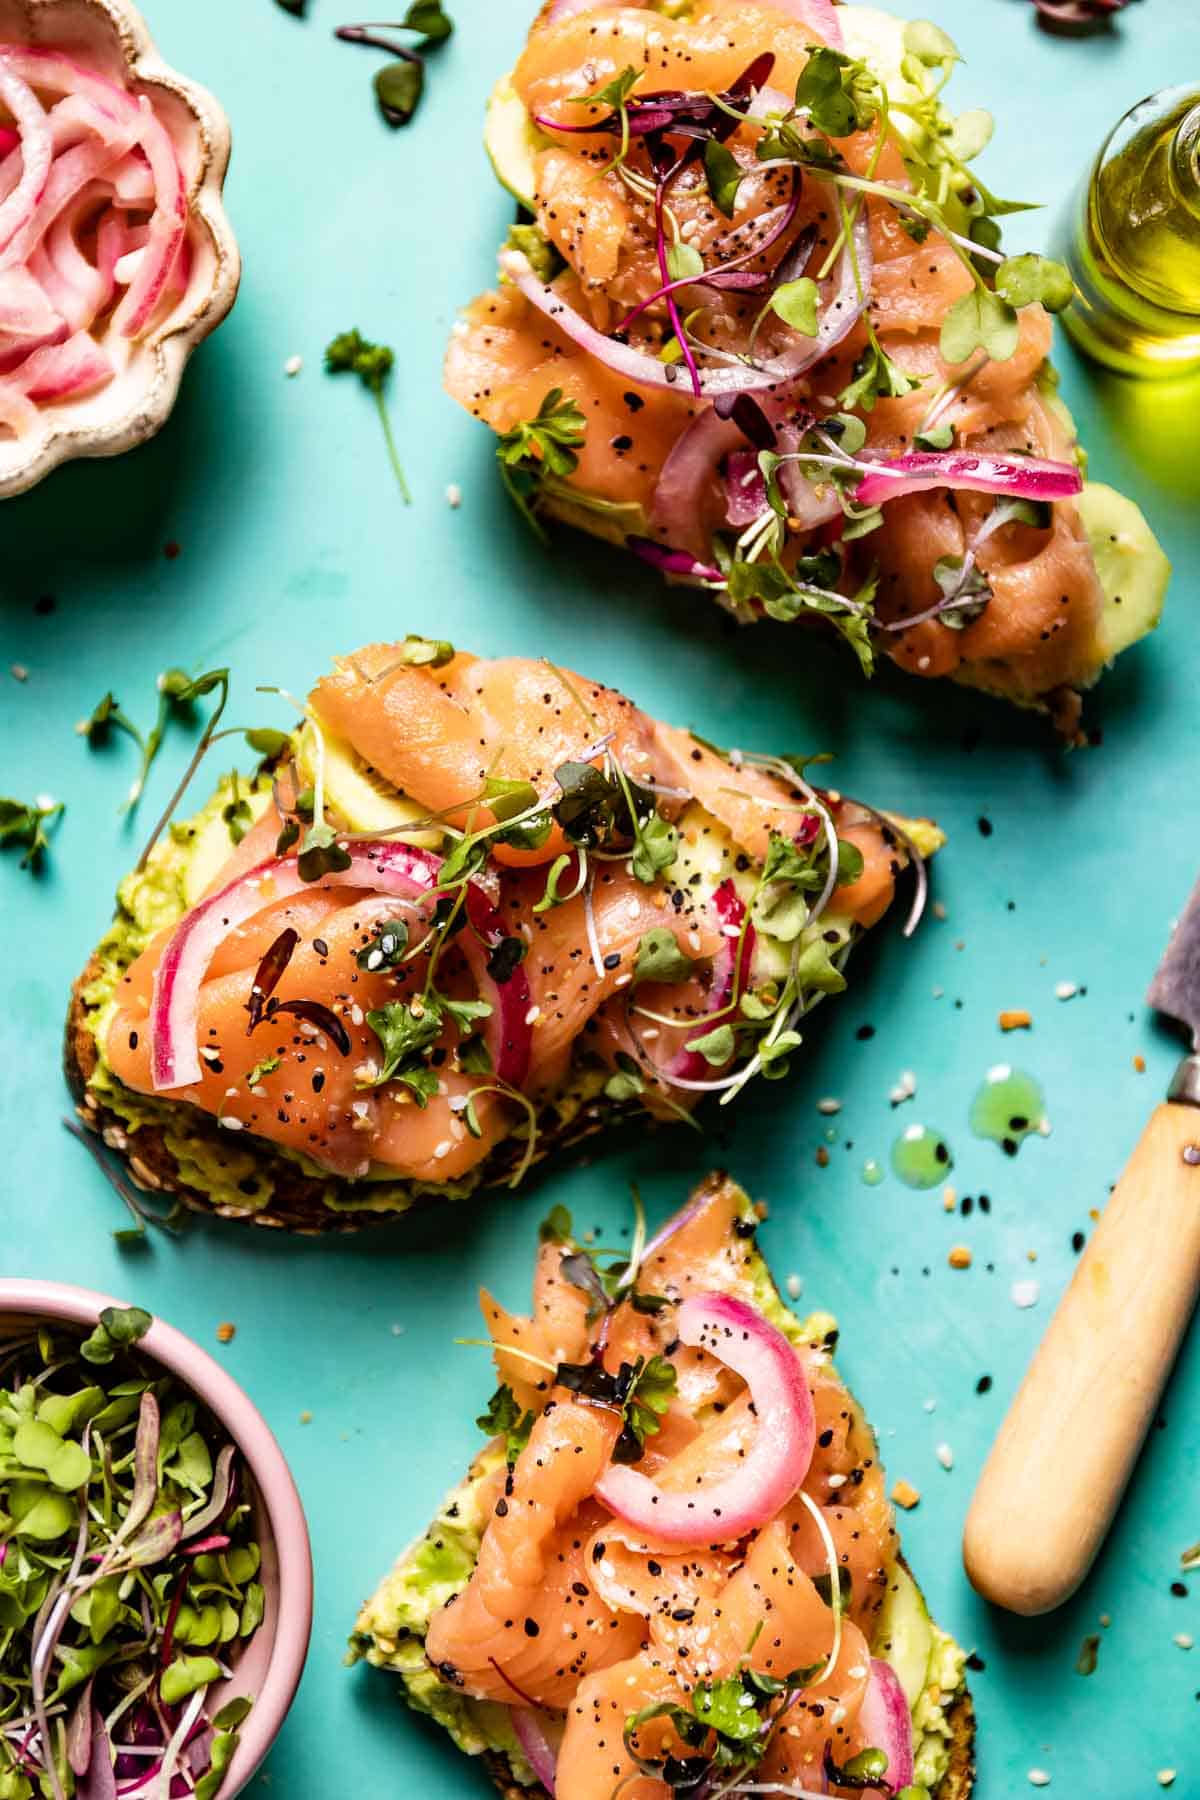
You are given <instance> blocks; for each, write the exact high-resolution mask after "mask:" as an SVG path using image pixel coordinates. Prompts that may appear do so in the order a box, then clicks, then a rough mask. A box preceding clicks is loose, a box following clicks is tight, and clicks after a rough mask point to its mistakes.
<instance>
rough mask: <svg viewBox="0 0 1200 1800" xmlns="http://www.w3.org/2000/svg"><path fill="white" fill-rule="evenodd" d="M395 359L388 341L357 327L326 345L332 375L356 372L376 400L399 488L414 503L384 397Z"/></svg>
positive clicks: (406, 504) (405, 501) (402, 494)
mask: <svg viewBox="0 0 1200 1800" xmlns="http://www.w3.org/2000/svg"><path fill="white" fill-rule="evenodd" d="M395 362H396V353H395V351H394V350H392V349H391V348H390V347H389V346H388V345H387V344H372V343H371V342H370V341H369V340H368V339H367V338H365V337H363V335H362V333H361V332H360V331H358V330H354V331H343V332H341V333H339V335H338V336H337V337H335V338H334V339H332V341H331V342H330V343H329V344H327V345H326V347H325V369H326V372H327V373H328V374H330V375H357V376H358V378H359V380H360V381H361V382H362V384H363V386H364V387H365V388H366V390H367V392H368V393H369V394H370V395H371V396H372V397H373V399H374V401H375V407H376V411H377V412H378V414H379V420H380V424H381V425H382V426H383V436H384V441H385V443H386V444H387V453H388V461H389V462H390V463H391V465H392V473H393V474H394V475H395V477H396V485H397V486H398V487H399V489H400V497H401V499H402V500H403V501H404V504H405V506H411V505H412V494H411V493H410V491H409V486H408V482H407V481H406V480H405V478H404V470H403V468H402V467H401V466H400V452H399V450H398V449H397V448H396V439H395V436H394V434H393V432H392V421H391V417H390V415H389V413H388V407H387V401H386V399H385V398H384V392H383V390H384V387H385V386H386V384H387V379H388V376H389V375H390V374H391V372H392V369H393V367H394V366H395Z"/></svg>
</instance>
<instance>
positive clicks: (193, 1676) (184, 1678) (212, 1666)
mask: <svg viewBox="0 0 1200 1800" xmlns="http://www.w3.org/2000/svg"><path fill="white" fill-rule="evenodd" d="M220 1679H221V1665H220V1663H219V1662H217V1661H216V1659H215V1658H214V1657H211V1656H177V1657H175V1658H174V1660H173V1661H172V1662H169V1663H168V1664H167V1666H166V1668H165V1669H164V1670H163V1672H162V1675H161V1676H160V1678H159V1689H158V1691H159V1693H160V1695H161V1696H162V1700H163V1704H164V1705H166V1706H178V1704H179V1702H180V1701H181V1700H186V1699H187V1698H188V1696H189V1694H194V1693H196V1691H197V1690H198V1689H199V1688H202V1687H208V1686H209V1685H210V1684H211V1683H212V1682H214V1681H220Z"/></svg>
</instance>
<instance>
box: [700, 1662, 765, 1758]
mask: <svg viewBox="0 0 1200 1800" xmlns="http://www.w3.org/2000/svg"><path fill="white" fill-rule="evenodd" d="M692 1711H693V1712H694V1713H695V1715H696V1717H697V1718H698V1719H699V1721H700V1723H701V1724H702V1725H707V1726H708V1727H709V1729H710V1730H712V1731H717V1732H720V1734H721V1736H722V1737H726V1738H731V1739H732V1740H733V1741H734V1742H735V1743H750V1742H751V1741H753V1740H754V1739H756V1738H757V1737H758V1736H759V1735H760V1733H761V1731H762V1719H761V1717H760V1716H759V1711H758V1707H757V1706H756V1705H755V1699H754V1695H753V1694H752V1693H750V1692H748V1691H747V1689H746V1686H745V1684H744V1682H743V1681H742V1678H741V1676H740V1675H731V1676H729V1677H728V1679H727V1680H725V1681H714V1682H702V1683H701V1684H700V1685H699V1686H698V1687H697V1688H696V1690H695V1692H694V1693H693V1695H692Z"/></svg>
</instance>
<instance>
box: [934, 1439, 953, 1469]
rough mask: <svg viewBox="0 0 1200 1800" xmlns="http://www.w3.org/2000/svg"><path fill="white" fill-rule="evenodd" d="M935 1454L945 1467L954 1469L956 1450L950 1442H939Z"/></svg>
mask: <svg viewBox="0 0 1200 1800" xmlns="http://www.w3.org/2000/svg"><path fill="white" fill-rule="evenodd" d="M935 1455H936V1456H937V1459H938V1461H939V1462H940V1463H941V1465H942V1467H943V1469H952V1468H953V1467H954V1452H953V1450H952V1449H951V1448H950V1446H949V1444H939V1445H938V1447H937V1450H936V1452H935Z"/></svg>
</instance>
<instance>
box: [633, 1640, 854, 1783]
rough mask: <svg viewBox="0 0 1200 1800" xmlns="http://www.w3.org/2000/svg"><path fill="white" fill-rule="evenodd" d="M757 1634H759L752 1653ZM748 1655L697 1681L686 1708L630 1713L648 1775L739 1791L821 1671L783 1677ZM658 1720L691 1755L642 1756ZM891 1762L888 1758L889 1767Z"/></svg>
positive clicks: (663, 1704) (667, 1705)
mask: <svg viewBox="0 0 1200 1800" xmlns="http://www.w3.org/2000/svg"><path fill="white" fill-rule="evenodd" d="M757 1636H758V1631H757V1630H756V1631H755V1633H754V1638H752V1639H751V1645H750V1648H751V1649H752V1648H753V1644H754V1639H756V1638H757ZM749 1655H750V1649H748V1650H747V1651H746V1653H745V1656H743V1657H742V1658H741V1659H740V1663H739V1667H738V1669H737V1672H736V1673H735V1674H733V1675H729V1676H726V1677H725V1678H724V1679H723V1680H719V1681H701V1682H698V1683H697V1684H696V1686H695V1688H694V1689H693V1690H692V1693H691V1694H690V1696H689V1703H688V1704H687V1705H681V1704H678V1703H675V1702H671V1701H660V1702H657V1703H656V1704H654V1705H651V1706H646V1707H643V1708H642V1710H641V1711H640V1712H636V1713H631V1714H630V1715H629V1717H628V1718H627V1719H626V1721H625V1727H624V1740H625V1749H626V1751H627V1752H628V1754H629V1756H630V1758H631V1759H632V1761H633V1762H634V1763H636V1765H637V1767H638V1769H639V1771H640V1772H641V1773H642V1774H643V1775H646V1776H648V1777H649V1778H650V1779H651V1780H657V1781H662V1782H665V1783H666V1785H667V1786H668V1787H670V1788H671V1789H673V1790H679V1789H686V1790H693V1789H698V1788H700V1787H701V1785H703V1784H704V1783H705V1782H706V1781H707V1780H708V1778H710V1777H711V1778H712V1779H713V1780H718V1779H719V1781H720V1785H719V1786H717V1787H715V1788H713V1789H712V1790H711V1791H712V1792H714V1793H718V1794H725V1793H731V1792H732V1793H736V1792H739V1791H740V1790H739V1787H738V1782H739V1780H740V1778H741V1777H742V1776H746V1775H750V1774H752V1773H753V1772H754V1771H755V1770H756V1769H757V1768H758V1766H759V1764H760V1763H761V1762H762V1760H763V1758H764V1756H765V1755H766V1754H767V1751H768V1750H769V1749H770V1747H771V1743H772V1739H773V1738H774V1735H775V1733H776V1731H777V1730H779V1728H780V1725H781V1722H782V1720H783V1719H784V1717H785V1715H786V1714H787V1713H788V1712H789V1710H790V1709H791V1708H792V1707H793V1706H794V1705H795V1703H796V1702H797V1700H798V1699H799V1698H800V1696H801V1695H802V1694H803V1692H804V1690H805V1688H807V1687H809V1686H810V1685H811V1683H812V1681H813V1679H814V1677H815V1676H816V1675H817V1674H818V1673H819V1671H820V1669H821V1667H822V1665H821V1664H820V1663H814V1664H813V1665H812V1667H810V1668H804V1669H796V1670H793V1671H792V1673H791V1674H789V1675H785V1676H784V1677H782V1679H780V1678H778V1677H776V1676H773V1675H761V1674H759V1673H758V1671H757V1670H755V1669H752V1668H750V1667H749V1666H748V1658H749ZM658 1719H666V1720H668V1721H669V1723H670V1725H671V1726H672V1728H673V1730H674V1733H675V1736H676V1737H677V1738H678V1739H679V1742H680V1744H681V1746H682V1748H683V1750H684V1751H685V1752H687V1753H690V1754H685V1755H684V1756H682V1757H680V1756H678V1755H675V1754H668V1755H667V1756H666V1757H665V1758H661V1759H657V1758H651V1757H647V1756H643V1755H642V1753H641V1752H640V1750H639V1749H638V1745H637V1736H638V1732H639V1731H640V1730H641V1728H642V1727H643V1726H644V1725H649V1724H651V1723H652V1722H653V1721H655V1720H658ZM870 1754H872V1755H876V1754H879V1753H878V1752H871V1753H870ZM886 1761H887V1759H886V1757H885V1758H884V1763H885V1765H886ZM855 1785H858V1784H855ZM705 1791H709V1790H708V1789H707V1788H706V1789H705ZM750 1791H754V1790H753V1789H751V1790H750ZM783 1791H784V1792H787V1791H789V1790H788V1789H786V1788H785V1789H784V1790H783ZM797 1791H798V1790H797Z"/></svg>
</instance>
